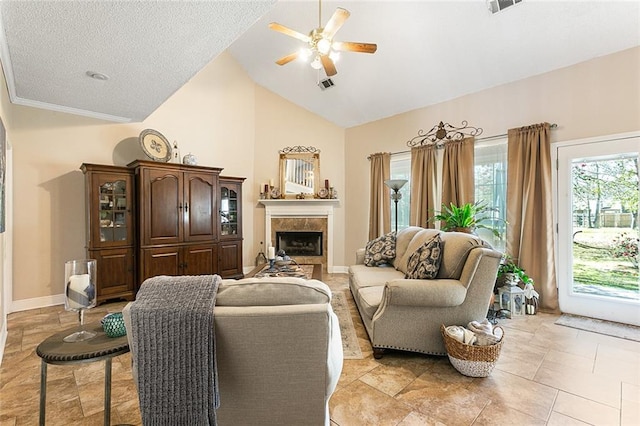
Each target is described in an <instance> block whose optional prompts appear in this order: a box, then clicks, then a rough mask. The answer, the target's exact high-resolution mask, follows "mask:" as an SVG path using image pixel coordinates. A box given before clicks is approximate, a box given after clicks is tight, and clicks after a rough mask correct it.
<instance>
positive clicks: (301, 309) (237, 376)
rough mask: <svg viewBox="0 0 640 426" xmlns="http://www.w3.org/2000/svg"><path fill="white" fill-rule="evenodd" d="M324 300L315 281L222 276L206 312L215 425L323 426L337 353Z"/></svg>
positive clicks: (334, 321)
mask: <svg viewBox="0 0 640 426" xmlns="http://www.w3.org/2000/svg"><path fill="white" fill-rule="evenodd" d="M330 302H331V290H330V289H329V287H328V286H327V285H326V284H325V283H323V282H320V281H316V280H303V279H299V278H260V279H257V278H248V279H243V280H237V281H236V280H222V282H221V284H220V287H219V289H218V294H217V297H216V306H215V309H214V323H215V338H216V356H217V361H216V366H217V369H218V386H219V394H220V408H219V409H218V410H217V412H216V415H217V419H218V424H219V425H220V426H227V425H233V426H242V425H323V424H324V425H329V398H330V396H331V394H332V393H333V391H334V390H335V387H336V385H337V382H338V379H339V377H340V373H341V371H342V355H343V354H342V339H341V336H340V327H339V324H338V318H337V317H336V315H335V313H334V312H333V310H332V308H331V303H330ZM130 305H131V304H128V305H127V306H126V307H125V309H124V310H123V315H124V317H125V322H126V323H127V327H128V329H129V330H130V329H131V327H130V324H131V323H130V312H129V309H130ZM128 335H130V333H129V334H128ZM135 371H136V369H135V365H134V375H135Z"/></svg>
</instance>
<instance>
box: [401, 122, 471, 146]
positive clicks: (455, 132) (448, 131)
mask: <svg viewBox="0 0 640 426" xmlns="http://www.w3.org/2000/svg"><path fill="white" fill-rule="evenodd" d="M461 124H462V126H460V127H454V126H452V125H451V124H449V123H443V122H442V121H441V122H440V123H439V124H438V125H436V126H433V127H432V128H431V130H429V131H428V132H425V131H424V130H422V129H420V130H418V135H417V136H414V137H413V138H411V139H410V140H409V141H407V146H409V147H416V146H424V145H435V146H436V148H440V147H442V146H443V145H444V144H445V143H446V142H449V141H459V140H462V139H464V138H466V137H470V136H479V135H481V134H482V128H480V127H473V126H469V123H468V122H467V121H466V120H463V121H462V123H461Z"/></svg>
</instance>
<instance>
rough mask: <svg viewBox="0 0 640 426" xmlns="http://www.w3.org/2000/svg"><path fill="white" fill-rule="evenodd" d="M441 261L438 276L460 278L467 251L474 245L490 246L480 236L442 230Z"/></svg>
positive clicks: (474, 246)
mask: <svg viewBox="0 0 640 426" xmlns="http://www.w3.org/2000/svg"><path fill="white" fill-rule="evenodd" d="M441 237H442V261H441V262H440V270H439V271H438V278H448V279H454V280H457V279H460V275H461V274H462V268H463V267H464V264H465V262H466V261H467V257H468V256H469V252H470V251H471V250H473V249H474V248H476V247H490V246H489V245H488V244H487V243H485V242H484V241H483V240H482V239H481V238H479V237H477V236H475V235H473V234H466V233H464V232H443V233H442V235H441Z"/></svg>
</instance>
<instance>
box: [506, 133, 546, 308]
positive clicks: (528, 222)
mask: <svg viewBox="0 0 640 426" xmlns="http://www.w3.org/2000/svg"><path fill="white" fill-rule="evenodd" d="M550 144H551V142H550V137H549V123H543V124H536V125H533V126H527V127H522V128H519V129H510V130H509V132H508V145H507V158H508V168H507V222H508V225H507V253H508V254H509V255H511V256H512V257H513V258H514V259H515V260H516V261H517V263H518V265H519V266H520V267H521V268H523V269H525V270H526V271H527V274H528V275H529V276H530V277H531V278H532V279H533V280H534V286H535V288H536V290H537V291H538V293H540V308H541V309H542V310H545V311H554V312H558V291H557V287H556V272H555V263H554V248H553V247H554V234H553V210H552V208H553V207H552V195H551V194H552V193H553V191H552V187H551V152H550V151H551V147H550Z"/></svg>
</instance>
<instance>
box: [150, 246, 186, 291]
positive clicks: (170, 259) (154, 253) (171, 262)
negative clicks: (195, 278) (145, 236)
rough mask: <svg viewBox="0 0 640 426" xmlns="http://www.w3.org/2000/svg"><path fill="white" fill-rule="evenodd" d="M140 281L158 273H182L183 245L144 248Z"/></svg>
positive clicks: (173, 274) (174, 274)
mask: <svg viewBox="0 0 640 426" xmlns="http://www.w3.org/2000/svg"><path fill="white" fill-rule="evenodd" d="M142 258H143V260H142V263H143V266H142V271H141V273H140V283H142V282H143V281H144V280H146V279H147V278H151V277H155V276H158V275H172V276H176V275H182V256H181V247H179V246H174V247H160V248H151V249H144V250H142Z"/></svg>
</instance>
